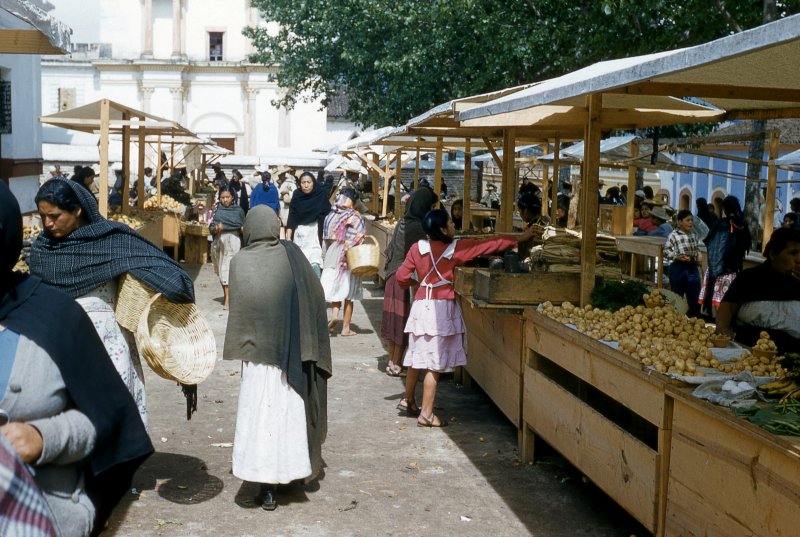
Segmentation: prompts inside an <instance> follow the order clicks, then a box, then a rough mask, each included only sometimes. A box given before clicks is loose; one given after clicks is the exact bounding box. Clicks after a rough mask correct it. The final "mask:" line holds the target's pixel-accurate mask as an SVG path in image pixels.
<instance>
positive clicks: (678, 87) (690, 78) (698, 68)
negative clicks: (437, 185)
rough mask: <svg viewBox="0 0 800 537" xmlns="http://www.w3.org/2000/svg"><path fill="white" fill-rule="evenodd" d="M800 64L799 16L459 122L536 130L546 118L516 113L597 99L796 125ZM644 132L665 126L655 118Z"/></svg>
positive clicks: (597, 71)
mask: <svg viewBox="0 0 800 537" xmlns="http://www.w3.org/2000/svg"><path fill="white" fill-rule="evenodd" d="M798 58H800V15H794V16H791V17H786V18H784V19H781V20H779V21H776V22H773V23H770V24H765V25H763V26H759V27H757V28H753V29H752V30H748V31H746V32H741V33H738V34H734V35H731V36H728V37H725V38H722V39H718V40H716V41H711V42H709V43H705V44H703V45H697V46H695V47H690V48H684V49H679V50H672V51H667V52H660V53H657V54H649V55H645V56H636V57H632V58H623V59H619V60H611V61H606V62H600V63H597V64H594V65H591V66H589V67H585V68H583V69H579V70H577V71H575V72H572V73H569V74H566V75H564V76H561V77H558V78H554V79H551V80H546V81H544V82H542V83H540V84H537V85H535V86H531V87H529V88H527V89H524V90H521V91H518V92H514V93H512V94H510V95H507V96H504V97H500V98H498V99H495V100H494V101H491V102H488V103H485V104H482V105H479V106H475V107H472V108H470V109H469V110H464V111H462V112H459V113H458V114H457V119H459V120H461V121H462V125H472V124H477V125H480V124H482V122H481V121H480V119H481V118H487V117H488V116H495V117H494V119H495V120H494V121H493V122H492V123H491V124H492V125H498V124H504V123H506V122H509V123H511V124H514V123H520V124H523V125H531V124H533V123H535V122H541V121H542V119H544V118H543V117H542V116H543V115H544V116H545V117H546V113H547V110H542V111H540V112H539V113H538V114H534V115H531V116H528V117H525V115H519V114H518V113H519V112H521V111H523V110H530V109H534V108H535V107H541V106H544V105H557V104H559V103H563V102H568V101H569V100H570V99H574V98H576V97H583V96H586V95H589V94H597V93H603V94H605V95H604V97H605V96H609V97H610V96H626V97H628V96H672V97H696V98H700V99H702V100H703V101H705V102H707V103H709V104H711V105H714V106H716V107H718V108H719V109H721V110H724V111H726V112H727V113H726V114H725V116H724V118H723V119H762V118H776V117H796V116H798V115H800V104H798V103H800V76H798V74H797V65H798ZM604 106H605V103H604ZM515 112H516V113H517V114H513V113H515ZM553 112H555V110H551V111H550V113H551V114H552V113H553ZM767 112H768V113H767ZM507 114H511V115H507ZM497 116H501V117H497ZM502 116H506V117H502ZM712 120H719V119H712ZM687 122H688V121H687ZM642 124H643V125H662V124H664V123H662V122H661V120H660V119H659V118H654V121H646V122H645V121H644V120H642Z"/></svg>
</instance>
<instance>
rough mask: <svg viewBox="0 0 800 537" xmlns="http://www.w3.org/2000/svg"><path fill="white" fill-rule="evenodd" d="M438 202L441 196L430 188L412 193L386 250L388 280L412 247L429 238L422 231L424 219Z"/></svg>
mask: <svg viewBox="0 0 800 537" xmlns="http://www.w3.org/2000/svg"><path fill="white" fill-rule="evenodd" d="M437 201H439V196H437V195H436V193H435V192H434V191H433V190H431V189H429V188H420V189H417V190H415V191H414V192H412V193H411V197H410V198H409V199H408V203H407V204H406V212H405V215H404V216H403V218H401V219H400V221H399V222H397V225H396V226H395V228H394V233H393V234H392V240H391V242H390V243H389V245H388V246H387V248H386V267H385V268H386V278H387V279H388V278H389V276H391V275H392V274H394V273H395V272H397V269H398V268H399V267H400V265H401V264H403V260H404V259H405V258H406V255H407V254H408V251H409V250H410V249H411V246H412V245H414V244H416V243H417V241H420V240H422V239H424V238H425V237H426V236H427V235H426V233H425V231H424V230H423V229H422V219H423V218H424V217H425V215H426V214H427V213H428V211H430V210H431V207H433V204H434V203H436V202H437Z"/></svg>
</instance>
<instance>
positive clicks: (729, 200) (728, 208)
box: [722, 196, 742, 217]
mask: <svg viewBox="0 0 800 537" xmlns="http://www.w3.org/2000/svg"><path fill="white" fill-rule="evenodd" d="M722 210H723V211H724V212H725V216H730V217H735V216H739V215H740V214H742V206H741V204H739V198H737V197H736V196H726V197H725V199H724V200H722Z"/></svg>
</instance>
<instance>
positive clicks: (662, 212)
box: [650, 205, 669, 222]
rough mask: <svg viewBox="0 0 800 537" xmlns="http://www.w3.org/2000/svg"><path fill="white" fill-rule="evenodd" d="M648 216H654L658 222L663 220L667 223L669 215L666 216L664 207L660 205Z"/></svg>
mask: <svg viewBox="0 0 800 537" xmlns="http://www.w3.org/2000/svg"><path fill="white" fill-rule="evenodd" d="M650 216H654V217H656V218H658V219H660V220H663V221H664V222H669V215H668V214H667V211H666V210H664V207H661V206H660V205H657V206H655V207H653V208H652V209H651V210H650Z"/></svg>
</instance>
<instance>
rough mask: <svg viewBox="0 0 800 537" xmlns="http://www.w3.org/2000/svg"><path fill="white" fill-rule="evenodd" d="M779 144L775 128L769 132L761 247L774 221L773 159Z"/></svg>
mask: <svg viewBox="0 0 800 537" xmlns="http://www.w3.org/2000/svg"><path fill="white" fill-rule="evenodd" d="M780 144H781V133H780V131H779V130H777V129H775V130H773V131H772V132H770V133H769V166H768V167H767V195H766V196H765V197H766V199H765V200H764V236H763V238H762V239H761V244H762V249H763V247H764V246H766V245H767V242H769V238H770V237H771V236H772V231H773V226H774V222H775V196H776V194H777V185H776V183H775V181H776V180H777V179H778V170H777V169H776V168H775V159H776V158H778V149H780Z"/></svg>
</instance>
